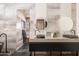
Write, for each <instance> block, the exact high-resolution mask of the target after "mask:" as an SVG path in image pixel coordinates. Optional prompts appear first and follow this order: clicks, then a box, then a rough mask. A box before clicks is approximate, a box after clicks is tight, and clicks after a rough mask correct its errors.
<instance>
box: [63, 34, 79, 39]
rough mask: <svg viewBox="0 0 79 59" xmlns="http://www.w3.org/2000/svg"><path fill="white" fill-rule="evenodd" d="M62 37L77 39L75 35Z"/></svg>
mask: <svg viewBox="0 0 79 59" xmlns="http://www.w3.org/2000/svg"><path fill="white" fill-rule="evenodd" d="M63 37H66V38H72V39H73V38H78V36H77V35H63Z"/></svg>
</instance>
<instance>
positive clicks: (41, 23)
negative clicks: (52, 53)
mask: <svg viewBox="0 0 79 59" xmlns="http://www.w3.org/2000/svg"><path fill="white" fill-rule="evenodd" d="M46 27H47V21H45V20H44V19H37V21H36V29H38V30H44V29H45V28H46Z"/></svg>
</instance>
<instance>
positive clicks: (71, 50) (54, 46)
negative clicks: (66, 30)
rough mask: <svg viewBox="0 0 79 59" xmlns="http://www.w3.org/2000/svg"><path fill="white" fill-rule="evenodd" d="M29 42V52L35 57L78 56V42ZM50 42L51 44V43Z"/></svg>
mask: <svg viewBox="0 0 79 59" xmlns="http://www.w3.org/2000/svg"><path fill="white" fill-rule="evenodd" d="M43 41H44V40H42V41H41V42H40V40H38V42H37V41H35V42H34V41H33V42H32V41H30V42H29V50H30V52H33V54H32V55H35V56H39V55H40V56H41V55H42V56H78V51H79V42H78V41H77V42H76V41H73V40H72V41H71V42H55V40H50V42H49V41H48V42H47V41H44V42H43ZM51 41H52V42H51Z"/></svg>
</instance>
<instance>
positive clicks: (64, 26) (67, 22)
mask: <svg viewBox="0 0 79 59" xmlns="http://www.w3.org/2000/svg"><path fill="white" fill-rule="evenodd" d="M58 23H59V28H60V32H61V33H62V34H63V32H65V31H70V30H71V29H72V27H73V21H72V19H71V18H70V17H66V16H63V17H61V18H60V19H59V22H58Z"/></svg>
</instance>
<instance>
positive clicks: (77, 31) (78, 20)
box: [76, 4, 79, 36]
mask: <svg viewBox="0 0 79 59" xmlns="http://www.w3.org/2000/svg"><path fill="white" fill-rule="evenodd" d="M76 10H77V12H76V14H77V16H76V17H77V20H76V35H78V36H79V4H77V6H76Z"/></svg>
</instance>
